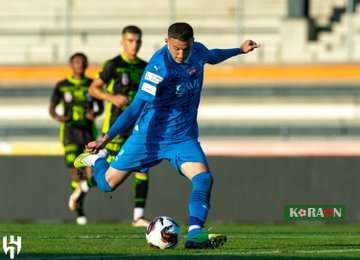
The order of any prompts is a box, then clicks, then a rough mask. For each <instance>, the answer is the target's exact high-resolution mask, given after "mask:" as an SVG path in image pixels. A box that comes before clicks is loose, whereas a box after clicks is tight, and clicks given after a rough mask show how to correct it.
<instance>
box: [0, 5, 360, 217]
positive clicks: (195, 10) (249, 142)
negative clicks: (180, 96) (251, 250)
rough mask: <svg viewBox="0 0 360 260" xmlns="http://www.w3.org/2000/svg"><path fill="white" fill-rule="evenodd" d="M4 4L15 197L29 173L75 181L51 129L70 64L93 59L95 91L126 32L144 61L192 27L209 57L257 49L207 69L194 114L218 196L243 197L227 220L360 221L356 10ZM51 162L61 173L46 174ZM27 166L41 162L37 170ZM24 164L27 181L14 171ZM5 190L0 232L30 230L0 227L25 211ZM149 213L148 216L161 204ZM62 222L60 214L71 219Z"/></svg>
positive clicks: (0, 112) (5, 109) (359, 31)
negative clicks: (339, 210) (317, 206)
mask: <svg viewBox="0 0 360 260" xmlns="http://www.w3.org/2000/svg"><path fill="white" fill-rule="evenodd" d="M0 4H1V10H0V155H2V156H1V157H2V159H1V160H2V161H3V165H7V166H6V167H8V168H6V170H5V169H4V168H3V170H2V173H1V174H4V175H6V174H7V175H8V176H9V177H8V178H9V179H11V178H15V179H11V180H13V181H14V183H17V184H18V183H19V182H21V181H19V180H21V174H25V172H28V173H29V171H30V172H32V173H31V174H33V176H35V175H36V174H37V173H38V174H40V173H39V172H41V171H47V174H45V173H44V174H43V175H41V174H40V175H41V176H42V177H41V178H49V180H50V179H51V178H58V177H49V175H48V174H53V173H51V171H53V169H51V168H53V167H52V166H51V165H55V163H56V165H58V166H56V170H57V171H58V172H60V173H57V175H56V176H58V175H59V174H62V177H61V178H64V179H66V178H67V175H66V174H67V172H66V169H65V166H64V167H63V166H62V154H63V150H62V147H61V144H60V142H59V140H58V124H57V122H55V121H54V120H51V119H50V116H49V114H48V105H49V99H50V93H51V90H52V88H53V86H54V85H55V83H56V82H57V81H58V80H60V79H62V78H64V77H66V76H67V75H68V74H69V73H70V70H69V69H68V65H67V61H68V58H69V56H70V55H71V54H72V53H74V52H77V51H81V52H84V53H86V54H87V55H88V57H89V59H90V63H91V66H90V69H89V70H88V75H89V76H91V77H96V75H97V73H98V71H99V70H100V68H101V64H103V63H104V62H105V61H106V60H107V59H109V58H111V57H114V56H116V55H118V54H119V53H120V50H121V49H120V36H121V30H122V28H123V27H124V26H126V25H128V24H135V25H138V26H139V27H140V28H141V29H142V30H143V46H142V49H141V51H140V55H139V56H140V57H141V58H143V59H145V60H148V59H149V58H150V57H151V55H152V53H153V52H154V51H155V50H156V49H158V48H159V47H161V46H162V45H163V44H164V38H165V36H166V31H167V27H168V26H169V24H171V23H172V22H174V21H185V22H188V23H190V24H191V25H192V26H193V27H194V30H195V37H196V40H197V41H200V42H202V43H204V44H205V45H206V46H207V47H208V48H215V47H216V48H232V47H237V46H239V45H240V44H241V42H242V41H244V40H245V39H252V40H255V41H257V42H259V43H261V44H262V46H261V48H260V49H258V50H256V51H254V52H253V53H251V54H249V55H246V56H245V55H244V56H243V55H240V56H238V57H234V58H232V59H230V60H228V61H226V62H224V63H223V64H220V65H217V66H211V65H208V66H207V67H206V73H205V84H204V89H203V99H202V104H201V107H200V110H199V123H200V131H201V142H202V144H203V147H204V149H205V151H206V153H207V154H208V155H209V156H211V161H213V164H214V165H216V166H215V167H217V168H218V171H219V172H221V173H223V171H225V173H224V175H222V176H226V179H224V183H226V184H224V186H223V187H222V189H223V190H224V189H225V190H226V188H227V187H228V186H226V185H231V183H232V181H231V180H233V179H231V178H235V179H234V181H235V182H237V183H241V184H239V185H240V186H236V187H233V188H232V189H233V195H234V196H236V197H237V196H239V201H238V203H237V204H236V203H235V202H234V201H233V203H235V204H231V205H232V206H231V207H230V206H229V207H228V209H227V210H228V211H229V212H230V211H231V210H234V208H235V209H236V210H235V213H229V216H231V217H229V218H227V219H231V220H247V221H248V220H254V219H256V220H260V221H261V220H271V221H273V220H281V219H282V212H281V210H282V207H283V205H284V204H285V203H299V202H301V203H310V202H313V203H314V202H315V203H337V204H344V205H346V206H347V207H348V208H349V212H350V213H349V216H350V217H349V218H350V220H353V221H357V220H359V219H360V210H359V209H358V208H357V206H356V205H357V201H356V198H357V197H358V196H359V195H360V194H358V193H359V192H358V191H357V185H356V184H357V181H356V180H357V179H358V178H359V177H357V176H358V174H357V169H358V164H359V163H358V160H357V156H359V155H360V139H359V137H360V96H359V95H360V84H359V83H360V63H359V62H360V44H359V43H360V1H358V0H271V1H270V0H262V1H261V0H222V1H209V0H197V1H192V0H151V1H148V0H132V1H119V0H107V1H97V0H58V1H49V0H32V1H28V0H16V1H5V0H0ZM98 121H99V122H98V123H99V125H100V123H101V119H100V120H98ZM49 156H52V157H51V160H54V158H57V159H56V162H54V161H51V163H50V162H49V160H50V159H49V158H50V157H49ZM29 158H36V160H37V163H38V166H36V167H37V168H36V167H35V166H34V167H35V168H36V170H32V167H33V166H32V163H31V161H27V160H30V159H29ZM24 160H25V161H26V162H28V163H24V164H23V162H24ZM31 160H32V159H31ZM34 160H35V159H34ZM10 161H11V162H10ZM17 162H19V165H17V167H20V168H16V169H17V170H14V169H13V167H14V164H17ZM21 165H23V167H26V169H23V168H21ZM25 165H26V166H25ZM220 165H224V167H220ZM45 166H46V167H45ZM225 166H226V167H225ZM230 166H233V168H230V169H229V168H228V167H230ZM62 167H63V168H62ZM166 167H167V166H166ZM224 169H226V170H224ZM34 171H35V172H34ZM62 171H63V173H61V172H62ZM159 171H160V170H159ZM166 171H168V168H166ZM237 172H240V173H241V174H243V175H241V174H240V173H237ZM221 173H219V175H220V174H221ZM237 174H238V175H237ZM257 174H259V175H257ZM245 175H246V178H248V182H244V178H245ZM14 176H18V177H14ZM44 176H45V177H44ZM52 176H55V174H53V175H52ZM234 176H235V177H234ZM256 176H257V177H256ZM17 178H18V179H17ZM39 178H40V177H39ZM219 178H221V177H219ZM224 178H225V177H224ZM237 178H239V180H238V179H237ZM254 178H255V180H254ZM39 180H40V179H39ZM39 180H38V181H35V180H33V179H32V178H30V179H29V181H30V182H31V181H34V183H37V184H36V185H39V187H43V186H44V185H45V186H46V185H48V183H47V182H46V184H42V185H40V184H38V182H39ZM160 181H161V180H160ZM59 182H60V181H59ZM154 182H155V181H154ZM220 183H221V181H220ZM271 183H272V184H274V185H269V184H271ZM300 183H302V185H300ZM241 185H243V186H241ZM0 187H2V188H3V189H2V190H3V194H2V195H3V197H2V198H5V199H3V204H2V206H1V204H0V209H2V212H3V214H2V215H1V213H0V219H1V218H3V219H11V218H15V219H16V218H20V219H21V218H22V216H23V218H28V216H27V215H26V214H25V213H23V211H22V210H19V211H16V212H14V213H11V214H10V213H4V212H5V211H6V212H8V210H9V208H10V207H11V205H13V203H17V202H16V201H14V200H12V198H13V195H10V194H13V193H14V192H15V193H17V192H16V189H13V188H11V185H8V184H6V183H5V182H3V183H2V184H0ZM27 187H28V186H24V187H23V189H25V190H26V189H27ZM63 187H66V183H65V181H64V185H63ZM284 187H285V190H282V189H283V188H284ZM64 189H65V188H64ZM218 189H220V190H221V187H219V188H218ZM0 190H1V189H0ZM230 190H231V189H230ZM259 190H260V191H259ZM329 191H331V192H329ZM0 192H1V191H0ZM11 192H12V193H11ZM237 192H239V194H238V193H237ZM242 192H245V194H243V193H242ZM259 192H260V193H259ZM255 193H257V195H256V196H255ZM59 194H60V195H61V194H62V193H61V192H60V193H58V195H59ZM64 194H67V193H66V192H65V193H64ZM64 194H63V195H64ZM150 194H151V191H150ZM219 194H220V192H219ZM259 194H262V195H263V196H260V195H259ZM305 194H306V195H305ZM60 195H59V197H61V196H60ZM34 196H35V195H34ZM41 196H43V195H40V194H39V197H41ZM64 196H66V195H64ZM150 196H151V195H150ZM154 196H155V195H154ZM229 196H230V195H229ZM24 197H26V196H24ZM10 198H11V199H10ZM153 198H155V197H153ZM249 198H250V201H249ZM264 198H266V199H265V200H264ZM89 200H91V199H89ZM130 200H131V199H130V197H129V201H130ZM215 200H216V196H215ZM24 201H26V200H25V199H24ZM153 201H154V202H150V205H152V204H151V203H154V205H155V204H156V203H155V199H153ZM219 201H220V197H219ZM126 203H130V202H126ZM219 203H220V202H219ZM256 203H257V205H262V206H259V207H260V208H261V207H266V208H267V211H268V215H267V216H264V215H263V214H262V213H261V212H262V211H260V210H259V211H256V209H255V207H252V206H249V205H250V204H251V205H254V204H256ZM24 204H25V203H24ZM43 205H45V204H43ZM46 205H47V204H46ZM214 205H216V204H214ZM49 207H50V206H49ZM149 207H150V206H149ZM154 207H155V206H154ZM159 207H160V206H159ZM223 207H225V206H224V205H223ZM63 208H64V209H62V208H61V210H62V211H61V210H60V208H59V212H60V211H61V213H57V214H60V215H61V214H63V215H64V216H65V218H66V217H69V216H67V215H66V214H67V213H63V212H65V211H66V209H65V207H63ZM94 208H95V206H94ZM240 208H241V209H242V211H241V210H240ZM230 209H231V210H230ZM237 209H238V210H239V211H237ZM104 211H105V209H104ZM214 211H215V213H214V214H215V215H214V216H216V217H215V219H221V217H222V216H221V214H224V211H226V209H223V208H222V209H221V211H220V208H218V211H217V209H216V206H215V209H214ZM244 211H245V212H248V215H246V214H245V216H244ZM154 212H155V211H154ZM176 212H177V211H176ZM179 212H180V211H179ZM216 212H219V214H218V213H216ZM220 212H221V214H220ZM226 212H227V211H226ZM238 212H241V213H238ZM249 212H252V213H249ZM254 212H255V213H254ZM24 214H25V216H24ZM34 214H35V213H34ZM154 214H156V213H154ZM174 214H177V213H174ZM179 214H182V213H179ZM216 214H218V215H216ZM31 216H33V215H31ZM49 216H50V217H52V215H46V214H45V213H44V215H43V216H42V217H44V218H47V217H49ZM103 216H105V215H103ZM106 216H107V217H108V218H114V217H113V216H110V215H106ZM217 216H219V217H217ZM34 217H36V214H35V215H34ZM99 219H101V218H100V217H99ZM225 219H226V218H225Z"/></svg>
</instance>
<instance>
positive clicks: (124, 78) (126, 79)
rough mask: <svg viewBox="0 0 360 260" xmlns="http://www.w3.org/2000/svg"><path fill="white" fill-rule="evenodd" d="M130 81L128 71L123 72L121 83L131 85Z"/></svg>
mask: <svg viewBox="0 0 360 260" xmlns="http://www.w3.org/2000/svg"><path fill="white" fill-rule="evenodd" d="M129 83H130V78H129V75H128V74H127V73H123V74H122V75H121V84H123V85H124V86H127V85H129Z"/></svg>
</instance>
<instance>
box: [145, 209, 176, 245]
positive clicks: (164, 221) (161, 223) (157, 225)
mask: <svg viewBox="0 0 360 260" xmlns="http://www.w3.org/2000/svg"><path fill="white" fill-rule="evenodd" d="M179 237H180V226H179V225H178V224H177V223H176V222H175V220H174V219H172V218H170V217H165V216H161V217H156V218H154V219H153V220H152V221H151V222H150V224H149V226H148V227H147V230H146V240H147V242H148V244H149V245H150V246H151V247H155V248H159V249H167V248H172V247H175V246H176V245H177V243H178V241H179Z"/></svg>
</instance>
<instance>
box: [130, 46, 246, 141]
mask: <svg viewBox="0 0 360 260" xmlns="http://www.w3.org/2000/svg"><path fill="white" fill-rule="evenodd" d="M239 53H240V50H239V49H238V48H235V49H226V50H220V49H215V50H208V49H207V48H206V47H205V46H204V45H203V44H201V43H198V42H195V43H194V44H193V46H192V49H191V52H190V54H189V57H188V58H187V59H186V61H185V62H184V63H181V64H179V63H176V62H175V61H174V60H173V58H172V56H171V54H170V52H169V51H168V48H167V45H165V46H164V47H163V48H161V49H160V50H158V51H157V52H156V53H155V54H154V55H153V56H152V58H151V59H150V61H149V63H148V65H147V67H146V68H145V71H144V74H143V76H142V79H141V82H140V85H139V90H138V93H137V96H136V98H140V99H143V100H145V101H147V102H146V104H145V106H144V108H143V111H142V112H141V115H140V117H139V118H138V120H137V121H136V124H135V127H134V130H133V138H136V139H139V140H141V141H146V142H147V143H159V142H178V141H186V140H189V139H196V138H197V137H198V132H199V131H198V124H197V113H198V107H199V102H200V95H201V90H202V84H203V77H204V65H205V64H206V63H211V64H215V63H218V62H221V61H223V60H225V59H227V58H229V57H232V56H234V55H237V54H239Z"/></svg>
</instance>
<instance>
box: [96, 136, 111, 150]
mask: <svg viewBox="0 0 360 260" xmlns="http://www.w3.org/2000/svg"><path fill="white" fill-rule="evenodd" d="M109 141H110V138H109V136H107V135H104V136H103V137H100V138H99V139H98V140H97V141H96V142H97V147H98V148H99V149H103V148H105V146H106V144H107V143H108V142H109Z"/></svg>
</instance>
